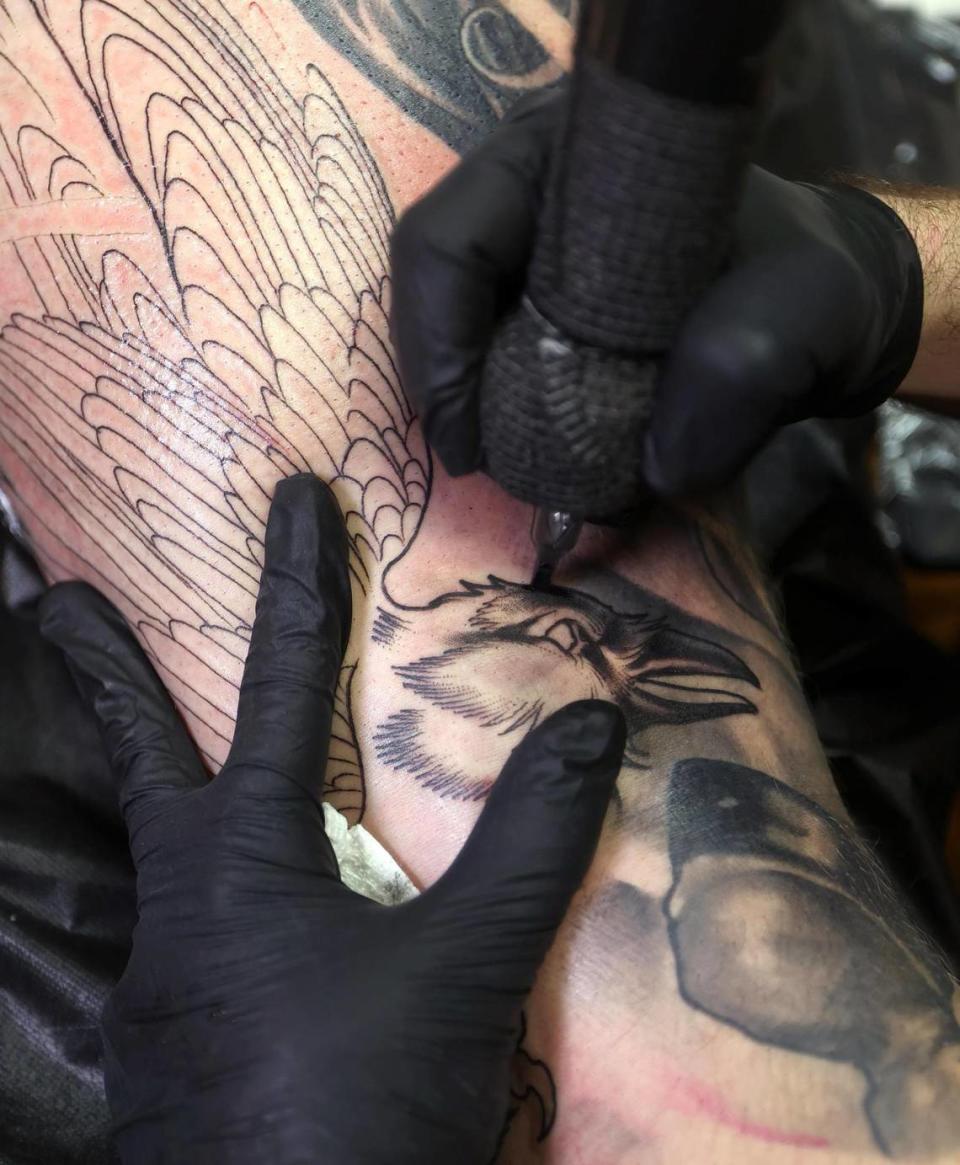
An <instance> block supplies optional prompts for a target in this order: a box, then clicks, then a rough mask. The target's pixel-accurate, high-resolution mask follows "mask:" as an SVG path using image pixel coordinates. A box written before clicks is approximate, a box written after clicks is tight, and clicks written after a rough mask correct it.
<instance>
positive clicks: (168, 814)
mask: <svg viewBox="0 0 960 1165" xmlns="http://www.w3.org/2000/svg"><path fill="white" fill-rule="evenodd" d="M346 557H347V552H346V538H345V533H344V528H343V522H342V519H341V516H340V512H339V510H338V508H337V504H336V502H335V500H334V499H333V496H332V495H331V494H330V493H329V492H328V490H327V489H326V487H325V486H323V485H322V484H321V483H320V482H319V481H318V480H317V479H316V478H313V477H310V476H308V475H301V476H299V477H294V478H291V479H289V480H288V481H285V482H283V483H281V484H280V485H279V486H278V488H277V494H276V498H275V500H274V503H273V507H272V509H271V511H270V520H269V524H268V527H267V537H266V565H265V568H264V572H263V580H262V583H261V588H260V597H259V599H258V602H257V618H256V622H255V624H254V628H253V635H252V639H251V644H250V653H249V658H248V660H247V666H246V671H245V673H244V679H243V685H242V689H241V694H240V704H239V709H238V713H237V728H236V734H235V737H234V742H233V748H232V750H231V753H230V757H229V759H228V761H227V763H226V765H225V766H224V768H223V770H222V771H221V773H220V775H219V776H218V777H216V778H215V779H214V780H213V781H210V782H208V781H207V779H206V776H205V774H204V769H203V766H202V764H201V762H200V760H199V758H198V756H197V753H196V752H195V750H194V748H193V746H192V744H191V742H190V740H189V738H188V736H187V733H186V731H185V729H184V727H183V725H182V723H181V721H180V719H179V718H178V716H177V713H176V712H175V711H174V708H173V706H172V704H171V703H170V700H169V699H168V697H167V695H166V693H165V691H164V690H163V687H162V686H161V684H160V681H159V679H158V678H157V676H156V674H155V673H154V671H153V669H152V667H151V666H150V664H149V662H148V661H147V659H146V657H145V656H144V655H143V653H142V652H141V650H140V648H139V646H138V645H137V643H136V642H135V640H134V639H133V637H132V635H131V633H130V631H129V629H128V628H127V626H126V624H125V623H124V621H123V619H122V617H121V616H120V615H119V614H118V613H117V611H116V610H115V609H114V608H113V607H112V606H111V605H110V604H109V603H108V602H107V601H106V600H105V599H103V598H102V597H101V596H99V595H98V594H97V593H96V592H95V591H94V590H92V589H90V588H89V587H87V586H85V585H83V584H78V583H67V584H64V585H61V586H57V587H54V588H53V589H52V590H51V591H50V592H49V593H48V594H47V596H46V597H45V598H44V599H43V601H42V605H41V618H42V628H43V632H44V634H45V635H46V636H47V637H48V638H49V639H51V640H53V641H54V642H55V643H57V644H59V645H60V647H61V648H62V649H63V651H64V652H65V653H66V656H67V659H68V661H69V663H70V666H71V669H72V670H73V672H74V674H75V676H76V678H77V681H78V683H79V685H80V687H81V689H82V690H83V691H84V693H85V694H86V695H87V696H88V698H89V699H90V701H91V702H92V703H93V705H94V707H95V709H96V711H97V714H98V715H99V717H100V720H101V722H102V726H103V731H104V735H105V739H106V743H107V747H108V750H109V752H110V754H111V756H112V759H113V762H114V765H115V767H116V769H117V773H118V776H119V778H120V779H121V781H122V786H121V790H122V791H121V798H122V806H123V811H124V814H125V817H126V821H127V826H128V828H129V833H130V845H131V849H132V852H133V857H134V861H135V863H136V867H137V896H138V908H139V921H138V923H137V926H136V930H135V932H134V936H133V953H132V955H131V958H130V962H129V965H128V966H127V969H126V971H125V973H124V975H123V978H122V979H121V981H120V983H119V985H118V986H117V988H116V990H115V991H114V993H113V995H112V997H111V999H110V1002H109V1004H108V1006H107V1009H106V1011H105V1014H104V1019H103V1034H104V1044H105V1053H106V1087H107V1095H108V1098H109V1101H110V1105H111V1109H112V1112H113V1115H114V1117H115V1120H116V1136H117V1144H118V1147H119V1150H120V1155H121V1157H122V1159H123V1161H124V1162H125V1163H129V1165H134V1163H135V1165H155V1163H161V1162H162V1163H167V1162H169V1163H170V1165H221V1163H227V1162H229V1163H230V1165H254V1163H255V1165H262V1163H264V1162H269V1163H270V1165H321V1163H322V1165H374V1163H375V1165H385V1163H387V1162H389V1163H390V1165H404V1163H406V1162H409V1163H410V1165H414V1163H416V1165H432V1163H436V1165H451V1163H452V1162H457V1163H460V1162H463V1163H470V1162H475V1163H477V1165H487V1163H488V1162H489V1161H490V1160H491V1158H492V1157H493V1154H494V1152H495V1150H496V1146H497V1143H498V1137H499V1136H500V1133H501V1130H502V1128H503V1125H504V1120H505V1116H506V1112H507V1104H508V1099H509V1061H510V1057H511V1053H512V1051H513V1049H514V1047H515V1045H516V1040H517V1033H518V1021H519V1015H520V1007H521V1004H522V1003H523V1000H524V998H525V996H526V995H527V993H528V991H529V990H530V986H531V983H532V981H533V978H534V975H535V973H536V970H537V967H538V966H539V964H540V962H541V960H542V959H543V957H544V955H545V954H546V951H547V949H548V948H549V946H550V943H551V941H552V939H553V935H554V932H555V930H556V928H557V926H558V925H559V923H560V921H561V919H562V918H563V915H564V912H565V910H566V908H567V905H568V903H569V901H570V898H571V896H572V895H573V893H574V891H575V890H576V889H577V887H578V885H579V883H580V881H581V879H582V878H583V875H584V872H585V871H586V868H587V866H588V864H589V862H590V860H591V857H592V854H593V851H594V848H595V846H596V843H597V838H598V836H599V833H600V827H601V823H602V821H603V816H604V811H605V809H606V806H607V801H608V798H609V795H610V792H611V790H612V788H613V783H614V780H615V778H616V775H617V771H618V769H619V766H620V760H621V755H622V751H623V745H624V727H623V719H622V716H621V714H620V713H619V711H617V709H616V708H615V707H614V706H613V705H610V704H605V703H600V702H583V703H579V704H574V705H571V706H570V707H568V708H566V709H563V710H562V711H561V712H558V713H557V714H556V715H555V716H553V717H552V718H551V719H549V720H548V721H547V722H546V723H544V724H543V725H541V726H540V727H539V728H537V729H536V730H535V731H533V732H532V733H531V734H530V735H529V736H528V737H527V738H526V739H525V740H524V741H523V743H522V744H521V745H520V746H519V747H518V748H517V750H516V751H515V752H514V754H513V756H512V757H511V758H510V760H509V761H508V762H507V765H506V767H505V769H504V771H503V773H502V775H501V777H500V779H499V780H498V781H497V783H496V785H495V786H494V789H493V791H492V793H491V794H490V798H489V800H488V802H487V804H486V806H485V808H484V810H483V813H482V815H481V817H480V820H479V821H478V823H477V825H476V828H475V829H474V831H473V833H472V835H471V836H470V838H469V840H468V841H467V843H466V845H465V847H464V849H463V851H462V852H461V854H460V855H459V857H458V858H457V859H456V861H455V862H454V863H453V865H452V866H451V868H450V870H449V871H448V872H447V873H446V875H445V876H444V877H443V878H441V880H440V881H439V882H438V883H437V884H436V885H435V886H433V888H432V889H430V890H429V891H427V892H426V893H425V894H423V895H422V896H421V897H419V898H417V899H415V900H413V901H410V902H407V903H405V904H404V905H402V906H397V907H393V908H388V907H384V906H380V905H378V904H376V903H374V902H371V901H369V900H368V899H366V898H363V897H360V896H359V895H357V894H355V893H353V892H352V891H350V890H348V889H347V888H346V887H345V886H344V885H343V884H342V883H341V882H340V878H339V874H338V871H337V862H336V859H335V857H334V854H333V851H332V849H331V847H330V843H329V841H328V840H327V836H326V834H325V832H324V826H323V814H322V810H321V805H320V797H319V790H320V788H321V784H322V775H323V768H324V762H325V759H326V755H327V747H328V743H329V738H330V725H331V712H332V707H333V694H334V688H335V684H336V680H337V673H338V671H339V667H340V660H341V655H342V652H343V647H344V643H345V641H346V638H347V635H348V632H349V628H350V588H349V584H348V580H347V565H346Z"/></svg>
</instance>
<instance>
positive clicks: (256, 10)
mask: <svg viewBox="0 0 960 1165" xmlns="http://www.w3.org/2000/svg"><path fill="white" fill-rule="evenodd" d="M248 10H249V11H250V12H253V13H255V14H256V15H257V16H259V17H260V19H261V20H262V21H263V22H264V24H265V25H266V26H267V27H268V28H269V29H270V31H271V32H272V33H273V35H274V36H275V37H276V38H277V40H278V41H279V42H280V44H281V45H282V46H283V47H284V48H286V47H287V42H286V41H285V40H284V39H283V37H282V36H281V35H280V33H279V32H277V27H276V25H275V24H274V23H273V21H272V20H271V19H270V17H269V16H267V14H266V12H264V10H263V9H262V8H261V7H260V5H259V4H256V3H254V2H253V0H251V3H250V5H249V9H248Z"/></svg>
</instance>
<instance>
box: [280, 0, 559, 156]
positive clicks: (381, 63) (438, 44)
mask: <svg viewBox="0 0 960 1165" xmlns="http://www.w3.org/2000/svg"><path fill="white" fill-rule="evenodd" d="M550 2H551V4H552V6H553V8H554V9H555V10H556V11H557V13H559V14H560V15H561V16H563V17H567V18H568V19H571V20H572V19H573V16H574V13H573V8H574V0H550ZM294 3H295V4H296V5H297V7H298V8H299V9H300V11H301V12H302V13H303V15H304V16H305V17H306V18H307V20H309V21H310V23H311V24H312V25H313V26H314V27H315V28H316V29H317V31H318V32H319V33H320V35H321V36H322V37H323V38H324V39H325V40H327V41H329V42H330V43H331V44H332V45H333V46H334V47H335V48H336V49H338V50H339V51H340V52H342V53H343V54H344V55H345V56H346V57H348V59H349V60H351V61H352V62H353V63H354V64H355V65H356V66H357V67H358V68H359V69H360V70H361V72H363V73H364V74H365V75H366V76H367V77H368V78H369V79H370V80H371V81H373V83H374V84H375V85H377V87H378V88H380V89H382V90H383V91H384V92H385V93H387V94H388V95H389V96H390V97H391V98H393V100H394V101H396V103H397V104H398V105H399V106H400V107H401V108H402V109H403V110H404V111H405V112H406V113H408V114H409V115H410V116H411V117H412V118H414V120H416V121H418V122H419V123H420V124H421V125H424V126H426V127H427V128H428V129H430V130H432V131H433V132H434V133H435V134H437V135H438V136H439V137H441V138H442V139H443V140H444V141H445V142H446V143H447V144H448V145H449V146H451V147H452V148H453V149H454V150H457V151H458V152H460V151H462V150H463V149H464V148H465V147H467V146H468V145H471V144H473V143H474V142H476V141H477V140H479V139H480V138H481V137H482V136H483V135H484V134H485V133H487V132H489V131H490V130H491V129H492V128H493V127H494V125H496V123H497V120H498V119H499V118H500V117H501V116H502V115H503V113H504V112H505V110H506V109H508V108H509V107H510V106H511V105H512V104H513V103H514V102H515V101H516V100H517V99H518V98H519V97H521V96H522V95H523V94H525V93H528V92H530V91H532V90H535V89H542V88H544V87H545V86H547V85H551V84H554V83H556V82H557V81H558V80H559V79H560V77H561V75H562V71H561V68H560V66H559V65H558V64H557V63H556V62H555V61H554V60H553V59H552V58H551V57H550V56H549V54H548V53H547V52H546V50H545V49H544V48H543V46H542V45H541V44H540V42H539V41H538V40H537V39H536V37H534V36H533V35H532V33H531V32H530V31H529V30H528V29H526V28H524V27H523V25H522V24H521V23H520V22H519V21H518V20H517V18H516V17H515V16H514V15H512V14H511V13H510V12H509V11H508V10H507V8H506V7H504V6H503V5H501V4H500V3H498V2H497V0H294Z"/></svg>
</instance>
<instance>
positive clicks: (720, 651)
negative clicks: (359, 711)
mask: <svg viewBox="0 0 960 1165" xmlns="http://www.w3.org/2000/svg"><path fill="white" fill-rule="evenodd" d="M461 586H462V588H463V589H462V590H460V591H457V592H455V593H453V594H450V595H444V596H442V597H441V598H439V599H437V600H436V601H435V602H434V603H433V604H432V605H431V606H430V607H429V608H426V609H425V610H424V611H422V612H420V613H419V614H418V615H417V616H415V617H414V618H412V619H398V618H396V617H393V616H384V617H383V621H382V622H381V624H380V628H379V631H380V638H379V641H380V642H381V643H384V644H386V645H387V646H388V647H389V649H390V651H391V654H393V655H394V658H396V659H397V662H396V663H394V664H393V672H394V674H395V675H396V676H397V677H399V679H400V681H401V683H402V686H403V688H404V689H405V691H406V693H407V694H408V696H409V699H410V704H409V706H408V707H405V708H404V709H403V710H402V711H400V712H395V713H393V714H392V715H391V716H389V717H388V718H387V719H386V720H385V721H384V722H383V723H382V724H381V725H380V727H379V728H378V730H377V732H376V734H375V737H374V740H375V747H376V750H377V754H378V756H379V757H380V759H381V760H383V761H385V762H386V763H388V764H390V765H392V766H393V767H394V768H396V769H398V770H400V771H403V772H407V773H410V774H411V775H413V776H415V777H416V778H417V779H418V780H420V781H421V782H422V783H423V784H425V785H426V786H427V787H428V788H431V789H433V790H435V791H436V792H439V793H441V794H443V795H445V796H449V797H455V798H460V799H468V800H474V799H479V798H481V797H483V796H484V795H485V794H486V792H487V791H488V790H489V788H490V785H491V783H492V781H493V779H494V778H495V777H496V775H497V773H498V772H499V770H500V767H501V765H502V764H503V762H504V761H505V760H506V757H507V755H508V753H509V752H510V751H511V750H512V749H513V748H514V747H515V746H516V744H517V743H518V742H519V740H520V739H521V738H522V736H524V735H525V734H526V733H527V732H529V731H530V729H532V728H533V727H534V726H535V725H536V724H537V723H538V722H539V721H540V720H541V719H543V718H544V717H546V716H549V715H550V714H551V713H552V712H554V711H556V710H557V709H558V708H560V707H561V706H562V705H564V704H567V703H569V702H570V701H571V700H580V699H589V698H596V699H606V700H612V701H614V702H615V703H617V704H619V706H620V708H621V709H622V710H623V713H624V716H625V717H626V720H627V729H628V737H627V752H626V758H625V763H626V764H627V765H630V766H633V767H635V768H643V767H646V766H645V759H646V753H645V750H644V743H643V737H644V732H645V731H646V730H647V729H648V728H651V727H653V726H655V725H682V724H691V723H693V722H695V721H698V720H708V719H714V718H716V717H721V716H732V715H736V714H738V713H754V712H756V705H755V704H754V703H753V702H752V701H751V699H750V698H749V697H748V696H747V694H746V691H749V690H751V689H757V688H759V686H760V685H759V682H758V681H757V677H756V676H755V675H754V674H753V672H752V671H751V670H750V669H749V668H748V667H747V666H746V664H745V663H744V662H743V661H742V660H741V659H740V658H739V657H738V656H736V655H735V654H734V653H733V652H732V651H729V650H728V649H727V648H725V647H722V646H720V644H718V643H715V642H713V641H711V640H710V639H707V638H703V637H701V636H698V635H696V634H693V633H691V632H690V631H687V630H681V629H680V627H678V626H675V625H673V623H672V622H671V619H670V617H669V616H668V615H664V614H661V613H653V612H649V613H643V612H641V613H629V614H626V613H623V612H620V611H617V610H615V609H614V608H612V607H610V606H608V605H606V604H605V603H603V602H600V601H599V600H598V599H595V598H593V597H591V596H589V595H586V594H584V593H583V592H581V591H575V590H567V589H562V588H552V589H551V590H550V591H541V590H534V589H533V588H531V587H527V586H521V585H518V584H515V583H508V582H503V581H502V580H500V579H496V578H491V579H490V580H489V581H488V582H487V583H485V584H477V583H469V582H465V583H462V584H461ZM428 613H429V615H428ZM427 617H429V628H430V642H431V644H433V645H436V649H435V650H434V651H433V652H432V653H431V654H430V655H427V656H422V657H420V658H413V659H411V650H412V648H413V647H414V644H415V642H416V641H417V640H419V639H421V637H422V632H421V631H420V626H421V624H420V622H419V621H420V620H425V619H426V618H427ZM374 637H375V638H377V637H378V634H377V632H375V634H374ZM745 690H746V691H745ZM455 742H459V745H460V747H457V743H455Z"/></svg>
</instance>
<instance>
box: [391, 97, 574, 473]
mask: <svg viewBox="0 0 960 1165" xmlns="http://www.w3.org/2000/svg"><path fill="white" fill-rule="evenodd" d="M560 114H561V104H560V102H559V101H557V100H550V101H547V102H541V103H539V104H537V105H533V104H528V105H527V107H526V109H525V111H524V112H523V113H521V114H519V115H517V116H512V117H510V118H509V119H508V120H507V121H505V122H503V123H502V124H501V125H500V126H499V127H498V128H497V129H496V130H494V132H493V133H492V134H491V135H490V136H489V137H488V138H487V139H486V140H485V141H484V142H483V143H482V144H481V145H480V146H479V147H478V148H477V149H475V150H473V151H472V152H471V153H470V154H468V155H467V156H466V157H465V158H464V159H463V161H462V162H461V163H460V164H459V165H458V166H457V167H456V168H455V169H454V170H452V171H451V172H450V173H449V174H448V175H447V176H446V177H445V178H444V179H443V180H442V181H441V182H440V183H439V184H438V185H437V186H435V187H434V188H433V189H432V190H431V191H430V192H429V193H428V194H427V195H425V197H424V198H422V199H421V200H420V201H419V202H417V203H416V204H414V205H413V206H412V207H411V208H410V209H409V210H408V211H407V212H406V213H405V214H404V215H403V217H402V218H401V219H400V221H399V223H398V224H397V227H396V229H395V231H394V233H393V239H392V242H391V263H392V270H393V297H392V302H393V307H392V311H391V317H390V327H391V334H392V336H393V341H394V345H395V347H396V351H397V357H398V360H399V363H400V373H401V378H402V381H403V385H404V388H405V390H406V392H407V394H408V395H409V397H410V399H411V401H412V402H413V405H414V407H415V408H416V410H417V411H418V413H419V414H420V419H421V421H422V423H423V430H424V435H425V437H426V439H427V441H428V442H429V443H430V445H431V446H432V447H433V448H434V449H435V450H436V452H437V454H438V456H439V457H440V460H441V461H442V462H443V464H444V466H445V467H446V469H447V472H448V473H451V474H453V475H454V476H457V475H460V474H464V473H470V472H471V471H473V470H474V469H477V468H478V467H479V466H480V463H481V448H480V423H479V403H478V399H477V393H478V389H479V383H480V375H481V372H482V369H483V361H484V357H485V355H486V351H487V348H488V347H489V344H490V338H491V335H492V333H493V330H494V326H495V324H496V321H497V318H498V316H499V315H500V314H501V312H502V311H503V310H504V308H505V306H506V305H507V304H508V303H509V302H510V300H511V299H512V298H515V297H516V296H517V295H518V294H519V292H520V290H521V289H522V276H523V273H524V272H525V270H526V267H527V263H528V261H529V258H530V252H531V249H532V246H533V241H534V235H535V229H536V222H537V214H538V211H539V205H540V198H541V194H542V186H543V181H544V178H545V174H546V170H547V164H548V160H549V156H550V149H551V146H552V144H553V136H554V132H555V130H556V129H557V127H558V126H559V124H560Z"/></svg>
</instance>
